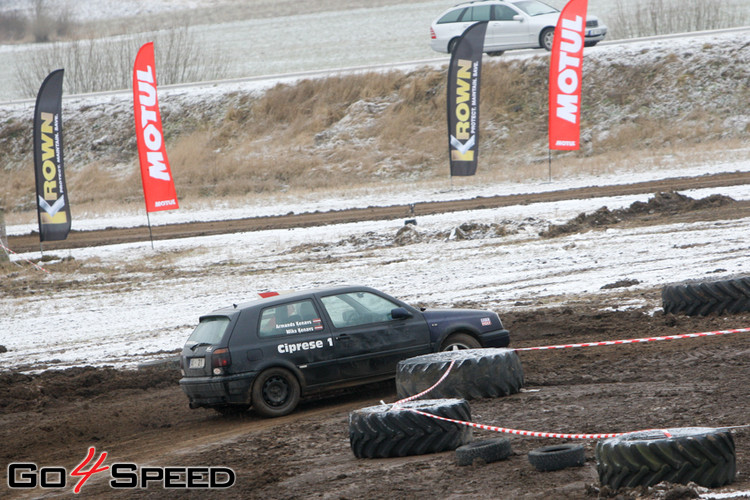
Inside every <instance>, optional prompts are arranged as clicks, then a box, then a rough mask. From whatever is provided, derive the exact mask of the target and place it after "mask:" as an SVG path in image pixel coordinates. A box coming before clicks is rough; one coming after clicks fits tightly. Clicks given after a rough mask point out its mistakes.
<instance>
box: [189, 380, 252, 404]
mask: <svg viewBox="0 0 750 500" xmlns="http://www.w3.org/2000/svg"><path fill="white" fill-rule="evenodd" d="M255 376H256V373H255V372H250V373H241V374H238V375H228V376H224V377H183V378H181V379H180V388H182V391H183V392H184V393H185V394H186V395H187V397H188V399H189V400H190V407H191V408H199V407H210V406H216V405H226V404H250V388H251V387H252V385H253V381H254V380H255Z"/></svg>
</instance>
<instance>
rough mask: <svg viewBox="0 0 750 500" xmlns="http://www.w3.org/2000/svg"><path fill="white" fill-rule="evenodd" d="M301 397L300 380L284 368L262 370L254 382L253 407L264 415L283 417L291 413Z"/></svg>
mask: <svg viewBox="0 0 750 500" xmlns="http://www.w3.org/2000/svg"><path fill="white" fill-rule="evenodd" d="M299 399H300V386H299V382H298V381H297V378H296V377H295V376H294V375H293V374H292V373H291V372H290V371H289V370H286V369H284V368H269V369H268V370H266V371H264V372H261V374H260V375H258V378H257V379H255V383H254V384H253V408H254V409H255V411H256V412H257V413H258V414H260V415H262V416H264V417H281V416H282V415H287V414H289V413H291V412H292V411H293V410H294V409H295V408H296V407H297V404H298V403H299Z"/></svg>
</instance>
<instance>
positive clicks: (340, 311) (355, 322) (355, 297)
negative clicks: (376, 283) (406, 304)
mask: <svg viewBox="0 0 750 500" xmlns="http://www.w3.org/2000/svg"><path fill="white" fill-rule="evenodd" d="M321 301H322V302H323V307H325V309H326V312H327V313H328V317H330V318H331V321H332V322H333V326H335V327H336V328H346V327H350V326H359V325H366V324H368V323H382V322H383V321H390V320H392V319H393V318H392V317H391V311H392V310H393V309H394V308H396V307H399V305H398V304H396V303H394V302H391V301H390V300H388V299H386V298H384V297H381V296H379V295H375V294H374V293H369V292H354V293H342V294H338V295H329V296H328V297H323V298H322V299H321Z"/></svg>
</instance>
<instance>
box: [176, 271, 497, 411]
mask: <svg viewBox="0 0 750 500" xmlns="http://www.w3.org/2000/svg"><path fill="white" fill-rule="evenodd" d="M508 344H509V335H508V331H507V330H505V329H504V328H503V324H502V322H501V321H500V318H499V317H498V315H497V314H496V313H494V312H490V311H479V310H467V309H445V310H437V309H436V310H419V309H416V308H414V307H411V306H410V305H408V304H405V303H404V302H401V301H400V300H398V299H395V298H393V297H391V296H389V295H387V294H385V293H383V292H380V291H378V290H375V289H373V288H368V287H355V286H346V287H337V288H324V289H316V290H307V291H302V292H295V293H290V294H285V295H276V296H272V297H267V298H261V299H258V300H255V301H252V302H248V303H244V304H240V305H234V306H232V307H228V308H224V309H219V310H216V311H214V312H212V313H210V314H207V315H205V316H202V317H201V318H200V323H199V324H198V326H197V327H196V328H195V330H194V331H193V333H192V334H191V335H190V338H188V340H187V343H186V344H185V347H184V348H183V349H182V354H181V356H180V366H181V370H182V378H181V379H180V387H182V390H183V391H184V392H185V394H187V396H188V398H189V400H190V407H191V408H199V407H210V408H214V409H216V410H217V411H219V412H220V413H225V414H226V413H233V412H238V411H244V410H246V409H248V408H249V407H250V406H252V407H253V409H254V410H255V411H256V412H257V413H258V414H260V415H263V416H267V417H278V416H281V415H286V414H288V413H290V412H291V411H292V410H294V408H295V407H296V406H297V403H298V402H299V400H300V397H302V396H304V395H306V394H310V393H314V392H321V391H324V390H329V389H337V388H342V387H347V386H353V385H359V384H365V383H370V382H376V381H379V380H385V379H388V378H393V377H394V376H395V374H396V365H397V364H398V362H399V361H401V360H403V359H407V358H411V357H414V356H419V355H422V354H427V353H431V352H437V351H444V350H450V349H474V348H479V347H506V346H507V345H508Z"/></svg>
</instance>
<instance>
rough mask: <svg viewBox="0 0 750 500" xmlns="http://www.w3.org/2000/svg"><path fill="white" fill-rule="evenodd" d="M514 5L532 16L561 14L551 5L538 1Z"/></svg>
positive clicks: (524, 1) (531, 0)
mask: <svg viewBox="0 0 750 500" xmlns="http://www.w3.org/2000/svg"><path fill="white" fill-rule="evenodd" d="M513 5H515V6H516V7H518V8H519V9H521V10H522V11H524V12H525V13H527V14H528V15H530V16H541V15H543V14H554V13H556V12H559V11H558V10H557V9H556V8H554V7H552V6H551V5H547V4H546V3H542V2H538V1H537V0H523V1H522V2H514V3H513Z"/></svg>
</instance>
